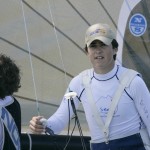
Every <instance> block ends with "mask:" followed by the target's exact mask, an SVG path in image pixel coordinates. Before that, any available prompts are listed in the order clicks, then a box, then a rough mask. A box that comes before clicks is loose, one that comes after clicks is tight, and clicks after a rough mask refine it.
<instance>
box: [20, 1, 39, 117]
mask: <svg viewBox="0 0 150 150" xmlns="http://www.w3.org/2000/svg"><path fill="white" fill-rule="evenodd" d="M21 8H22V15H23V21H24V28H25V34H26V40H27V45H28V51H29V59H30V65H31V72H32V80H33V85H34V94H35V99H36V107H37V113H38V115H40V109H39V103H38V99H37V90H36V83H35V75H34V70H33V63H32V57H31V48H30V43H29V36H28V30H27V23H26V17H25V13H24V7H23V2H22V0H21Z"/></svg>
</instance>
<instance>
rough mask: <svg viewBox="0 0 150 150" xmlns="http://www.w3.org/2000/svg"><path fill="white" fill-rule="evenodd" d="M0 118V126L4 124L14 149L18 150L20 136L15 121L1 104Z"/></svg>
mask: <svg viewBox="0 0 150 150" xmlns="http://www.w3.org/2000/svg"><path fill="white" fill-rule="evenodd" d="M0 120H1V121H2V122H3V123H2V126H3V125H5V127H6V129H7V131H8V133H9V136H10V138H11V140H12V142H13V144H14V146H15V148H16V150H20V149H21V147H20V136H19V132H18V128H17V126H16V123H15V121H14V119H13V117H12V116H11V114H10V113H9V112H8V110H7V109H6V108H5V107H2V106H0Z"/></svg>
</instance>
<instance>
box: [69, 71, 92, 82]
mask: <svg viewBox="0 0 150 150" xmlns="http://www.w3.org/2000/svg"><path fill="white" fill-rule="evenodd" d="M92 70H93V69H86V70H83V71H82V72H80V73H79V74H78V75H76V76H75V77H74V78H73V79H72V80H71V84H76V83H82V77H83V75H85V74H88V75H89V76H91V74H92Z"/></svg>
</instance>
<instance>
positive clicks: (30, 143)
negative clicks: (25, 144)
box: [26, 133, 32, 150]
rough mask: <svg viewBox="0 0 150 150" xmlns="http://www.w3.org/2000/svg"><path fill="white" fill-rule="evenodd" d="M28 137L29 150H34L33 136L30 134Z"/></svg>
mask: <svg viewBox="0 0 150 150" xmlns="http://www.w3.org/2000/svg"><path fill="white" fill-rule="evenodd" d="M26 134H27V135H28V138H29V150H32V139H31V135H30V134H29V133H26Z"/></svg>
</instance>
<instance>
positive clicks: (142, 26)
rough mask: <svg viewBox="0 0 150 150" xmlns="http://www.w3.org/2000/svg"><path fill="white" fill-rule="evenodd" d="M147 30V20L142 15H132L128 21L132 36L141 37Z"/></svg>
mask: <svg viewBox="0 0 150 150" xmlns="http://www.w3.org/2000/svg"><path fill="white" fill-rule="evenodd" d="M146 28H147V20H146V18H145V17H144V16H143V15H142V14H139V13H137V14H134V15H133V16H132V17H131V18H130V21H129V29H130V32H131V33H132V34H133V35H134V36H141V35H143V34H144V33H145V31H146Z"/></svg>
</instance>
